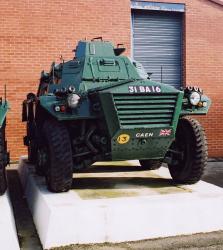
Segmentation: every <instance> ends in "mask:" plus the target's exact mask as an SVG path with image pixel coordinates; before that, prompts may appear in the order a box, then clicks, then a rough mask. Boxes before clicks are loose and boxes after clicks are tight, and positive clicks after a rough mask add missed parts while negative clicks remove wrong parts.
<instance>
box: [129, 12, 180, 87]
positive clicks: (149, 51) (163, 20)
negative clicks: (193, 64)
mask: <svg viewBox="0 0 223 250" xmlns="http://www.w3.org/2000/svg"><path fill="white" fill-rule="evenodd" d="M132 34H133V39H132V43H133V44H132V45H133V57H134V59H135V60H136V61H139V62H141V63H142V64H143V66H144V67H145V69H146V71H147V72H150V73H153V74H152V76H151V80H154V81H159V82H160V81H162V82H163V83H166V84H170V85H172V86H175V87H177V88H179V87H180V86H181V85H182V14H181V13H176V12H160V11H143V10H134V11H133V12H132Z"/></svg>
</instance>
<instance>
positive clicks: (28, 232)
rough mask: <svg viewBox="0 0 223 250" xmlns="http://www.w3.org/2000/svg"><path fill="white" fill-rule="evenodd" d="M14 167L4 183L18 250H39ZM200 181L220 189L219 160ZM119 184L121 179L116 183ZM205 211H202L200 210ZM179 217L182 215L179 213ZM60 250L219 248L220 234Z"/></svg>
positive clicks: (222, 239) (222, 173)
mask: <svg viewBox="0 0 223 250" xmlns="http://www.w3.org/2000/svg"><path fill="white" fill-rule="evenodd" d="M15 169H16V166H12V167H10V168H8V181H9V191H10V197H11V199H12V205H13V210H14V214H15V220H16V227H17V231H18V235H19V240H20V246H21V249H24V250H29V249H31V250H38V249H42V247H41V244H40V241H39V238H38V235H37V233H36V230H35V226H34V224H33V221H32V217H31V214H30V212H29V210H28V207H27V203H26V200H25V198H24V197H23V196H22V190H21V185H20V183H19V179H18V174H17V171H16V170H15ZM203 180H204V181H207V182H209V183H212V184H215V185H218V186H220V187H223V161H221V162H217V161H214V160H212V161H211V162H209V163H208V168H207V171H206V174H205V175H204V177H203ZM120 181H121V180H120ZM204 209H205V208H204ZM182 216H183V213H182ZM57 249H61V250H62V249H64V250H74V249H75V250H76V249H77V250H112V249H115V250H132V249H134V250H136V249H137V250H138V249H139V250H141V249H171V250H181V249H188V250H195V249H199V250H200V249H205V250H206V249H210V250H212V249H216V250H217V249H222V250H223V232H213V233H208V234H197V235H191V236H180V237H170V238H165V239H156V240H144V241H138V242H128V243H121V244H96V245H75V246H69V247H64V248H57Z"/></svg>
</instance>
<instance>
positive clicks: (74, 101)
mask: <svg viewBox="0 0 223 250" xmlns="http://www.w3.org/2000/svg"><path fill="white" fill-rule="evenodd" d="M79 100H80V96H79V95H77V94H69V95H68V97H67V104H68V106H69V107H70V108H76V107H77V105H78V103H79Z"/></svg>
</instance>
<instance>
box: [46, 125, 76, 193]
mask: <svg viewBox="0 0 223 250" xmlns="http://www.w3.org/2000/svg"><path fill="white" fill-rule="evenodd" d="M43 134H44V138H45V139H46V148H47V155H48V159H47V168H46V169H45V174H46V182H47V187H48V189H49V190H50V191H51V192H57V193H59V192H66V191H68V190H69V189H70V188H71V186H72V176H73V159H72V149H71V143H70V138H69V133H68V131H67V129H66V127H65V126H64V125H62V124H61V123H59V122H58V121H55V120H46V121H45V123H44V125H43Z"/></svg>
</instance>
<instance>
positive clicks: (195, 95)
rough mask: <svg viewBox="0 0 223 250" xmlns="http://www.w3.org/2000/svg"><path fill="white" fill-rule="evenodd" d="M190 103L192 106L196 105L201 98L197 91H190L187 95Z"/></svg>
mask: <svg viewBox="0 0 223 250" xmlns="http://www.w3.org/2000/svg"><path fill="white" fill-rule="evenodd" d="M189 100H190V103H191V104H192V105H194V106H196V105H198V103H199V102H200V100H201V96H200V94H199V93H198V92H195V91H194V92H192V93H191V94H190V96H189Z"/></svg>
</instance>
